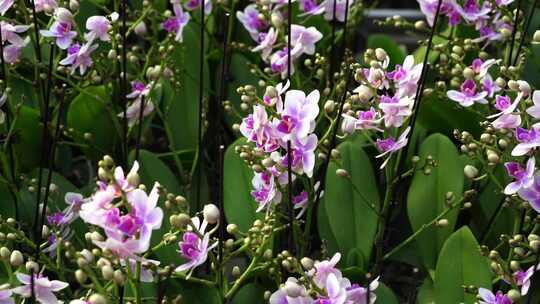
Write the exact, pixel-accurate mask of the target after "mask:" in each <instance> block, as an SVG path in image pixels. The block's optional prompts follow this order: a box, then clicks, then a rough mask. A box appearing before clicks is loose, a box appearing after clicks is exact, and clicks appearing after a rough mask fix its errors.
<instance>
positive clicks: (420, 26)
mask: <svg viewBox="0 0 540 304" xmlns="http://www.w3.org/2000/svg"><path fill="white" fill-rule="evenodd" d="M414 28H415V29H417V30H425V29H426V28H427V24H426V22H425V21H424V20H420V21H416V22H415V23H414Z"/></svg>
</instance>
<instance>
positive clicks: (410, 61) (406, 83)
mask: <svg viewBox="0 0 540 304" xmlns="http://www.w3.org/2000/svg"><path fill="white" fill-rule="evenodd" d="M422 66H423V65H422V64H414V57H413V56H412V55H409V56H407V57H405V60H404V61H403V64H402V65H401V64H396V67H395V69H394V71H392V72H389V73H387V75H386V76H387V77H388V79H391V80H393V81H394V82H395V83H396V87H397V92H396V95H398V96H414V95H415V94H416V88H417V86H418V81H419V80H420V74H421V73H422Z"/></svg>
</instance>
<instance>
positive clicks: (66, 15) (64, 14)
mask: <svg viewBox="0 0 540 304" xmlns="http://www.w3.org/2000/svg"><path fill="white" fill-rule="evenodd" d="M54 19H56V20H57V21H60V22H66V23H72V22H73V14H72V13H71V12H70V11H69V10H68V9H66V8H63V7H58V8H57V9H56V10H55V11H54Z"/></svg>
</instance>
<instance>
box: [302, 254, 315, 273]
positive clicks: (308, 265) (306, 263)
mask: <svg viewBox="0 0 540 304" xmlns="http://www.w3.org/2000/svg"><path fill="white" fill-rule="evenodd" d="M300 264H302V267H304V269H305V270H308V271H309V270H311V269H312V268H313V264H314V263H313V260H312V259H310V258H308V257H303V258H302V259H301V260H300Z"/></svg>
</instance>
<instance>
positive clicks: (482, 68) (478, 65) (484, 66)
mask: <svg viewBox="0 0 540 304" xmlns="http://www.w3.org/2000/svg"><path fill="white" fill-rule="evenodd" d="M496 63H497V60H495V59H488V60H486V61H483V60H482V59H480V58H476V59H474V60H473V61H472V64H471V66H470V67H471V68H472V70H473V71H474V72H475V73H476V74H478V77H480V78H484V76H486V74H487V72H488V71H489V68H490V67H491V66H493V65H494V64H496Z"/></svg>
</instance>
